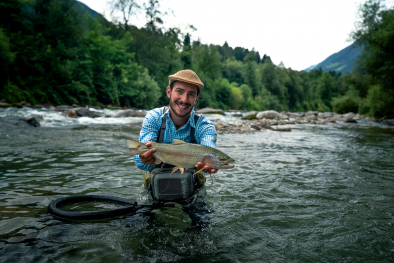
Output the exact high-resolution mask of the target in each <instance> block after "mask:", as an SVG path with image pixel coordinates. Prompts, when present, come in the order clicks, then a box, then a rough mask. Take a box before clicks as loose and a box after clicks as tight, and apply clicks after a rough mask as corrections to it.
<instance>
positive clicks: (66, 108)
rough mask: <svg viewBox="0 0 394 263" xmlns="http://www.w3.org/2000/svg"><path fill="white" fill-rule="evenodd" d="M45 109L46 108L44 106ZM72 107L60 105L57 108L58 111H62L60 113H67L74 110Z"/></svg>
mask: <svg viewBox="0 0 394 263" xmlns="http://www.w3.org/2000/svg"><path fill="white" fill-rule="evenodd" d="M43 107H44V106H43ZM72 108H73V107H72V106H68V105H60V106H56V110H60V111H66V110H70V109H72Z"/></svg>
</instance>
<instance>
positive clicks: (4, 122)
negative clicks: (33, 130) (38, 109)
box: [0, 116, 41, 128]
mask: <svg viewBox="0 0 394 263" xmlns="http://www.w3.org/2000/svg"><path fill="white" fill-rule="evenodd" d="M40 126H41V125H40V123H39V122H38V121H37V120H36V118H35V117H33V116H29V117H23V118H17V117H10V118H0V127H3V128H6V127H21V128H29V127H40Z"/></svg>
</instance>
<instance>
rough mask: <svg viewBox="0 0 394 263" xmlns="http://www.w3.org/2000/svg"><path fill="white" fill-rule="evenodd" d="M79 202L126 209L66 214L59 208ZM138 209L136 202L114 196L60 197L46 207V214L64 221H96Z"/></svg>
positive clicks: (66, 212)
mask: <svg viewBox="0 0 394 263" xmlns="http://www.w3.org/2000/svg"><path fill="white" fill-rule="evenodd" d="M79 202H107V203H116V204H121V205H124V206H126V207H124V208H118V209H113V210H105V211H98V212H86V213H85V212H84V213H79V212H68V211H64V210H61V209H60V208H59V207H61V206H65V205H68V204H72V203H79ZM138 208H140V207H139V206H138V204H137V202H135V201H133V200H128V199H125V198H120V197H114V196H103V195H76V196H68V197H62V198H58V199H56V200H53V201H52V202H51V203H50V204H49V205H48V212H49V213H51V214H52V215H55V216H57V217H61V218H65V219H72V220H97V219H104V218H111V217H116V216H121V215H126V214H130V213H132V212H134V211H135V210H137V209H138Z"/></svg>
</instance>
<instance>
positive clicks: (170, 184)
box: [150, 166, 197, 201]
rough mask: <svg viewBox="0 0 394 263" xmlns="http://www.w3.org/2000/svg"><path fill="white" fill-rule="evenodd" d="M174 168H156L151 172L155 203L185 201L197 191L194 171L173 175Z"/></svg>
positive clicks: (178, 172)
mask: <svg viewBox="0 0 394 263" xmlns="http://www.w3.org/2000/svg"><path fill="white" fill-rule="evenodd" d="M172 168H173V166H172V167H169V168H163V169H161V168H156V169H153V170H152V171H151V179H150V185H151V190H152V197H153V200H154V201H183V200H186V199H188V198H190V197H191V196H192V195H193V194H194V192H195V190H196V187H197V186H196V177H195V176H194V175H193V171H192V170H188V169H185V171H184V173H183V174H181V171H180V170H177V171H176V172H174V173H172V174H171V171H172Z"/></svg>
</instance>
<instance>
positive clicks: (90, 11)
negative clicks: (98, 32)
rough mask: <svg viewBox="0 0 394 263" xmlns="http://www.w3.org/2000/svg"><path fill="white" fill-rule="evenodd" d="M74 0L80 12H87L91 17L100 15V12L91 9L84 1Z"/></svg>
mask: <svg viewBox="0 0 394 263" xmlns="http://www.w3.org/2000/svg"><path fill="white" fill-rule="evenodd" d="M75 2H76V4H77V6H78V7H79V8H81V12H82V13H83V12H86V13H88V14H89V15H91V16H92V17H93V18H98V17H102V15H101V14H99V13H97V12H96V11H94V10H93V9H91V8H90V7H89V6H87V5H85V4H84V3H82V2H79V1H75Z"/></svg>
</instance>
